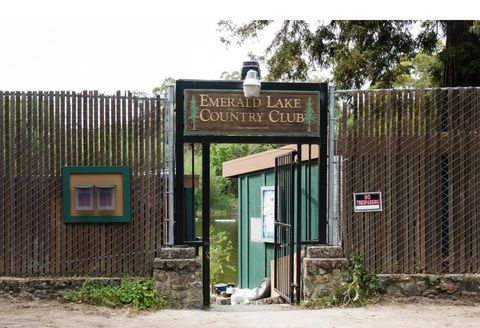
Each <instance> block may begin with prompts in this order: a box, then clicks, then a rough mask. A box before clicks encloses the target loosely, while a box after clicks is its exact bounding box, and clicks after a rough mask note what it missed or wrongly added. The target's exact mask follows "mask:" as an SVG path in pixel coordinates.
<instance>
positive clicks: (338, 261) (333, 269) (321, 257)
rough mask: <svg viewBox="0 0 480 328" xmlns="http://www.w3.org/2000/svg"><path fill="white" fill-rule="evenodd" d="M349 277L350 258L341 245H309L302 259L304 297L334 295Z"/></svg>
mask: <svg viewBox="0 0 480 328" xmlns="http://www.w3.org/2000/svg"><path fill="white" fill-rule="evenodd" d="M347 279H348V259H346V258H345V257H344V256H343V249H342V247H341V246H308V247H307V251H306V256H305V257H304V258H303V260H302V282H303V284H302V285H303V298H304V299H305V300H313V299H316V298H319V297H323V296H329V295H334V293H335V288H336V287H337V286H339V285H340V284H341V283H343V282H346V281H347Z"/></svg>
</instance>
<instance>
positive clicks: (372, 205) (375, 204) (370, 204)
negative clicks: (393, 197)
mask: <svg viewBox="0 0 480 328" xmlns="http://www.w3.org/2000/svg"><path fill="white" fill-rule="evenodd" d="M353 210H354V211H355V212H381V211H382V193H381V192H380V191H373V192H358V193H353Z"/></svg>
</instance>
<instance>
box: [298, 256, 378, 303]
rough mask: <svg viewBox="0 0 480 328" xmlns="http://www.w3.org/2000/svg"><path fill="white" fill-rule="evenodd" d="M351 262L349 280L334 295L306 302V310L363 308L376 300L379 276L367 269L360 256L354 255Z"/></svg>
mask: <svg viewBox="0 0 480 328" xmlns="http://www.w3.org/2000/svg"><path fill="white" fill-rule="evenodd" d="M349 260H350V266H349V268H348V280H347V282H346V283H345V284H342V285H340V286H338V287H337V289H336V290H335V293H334V295H329V296H325V297H320V298H318V299H316V300H310V301H305V302H303V303H302V306H304V307H306V308H322V307H332V306H363V305H365V304H366V303H367V302H368V301H369V300H372V299H374V297H375V296H376V295H377V293H378V291H379V288H380V284H379V280H378V276H377V275H376V274H375V273H374V272H372V271H369V270H367V269H366V268H365V265H364V262H363V258H362V257H361V256H360V255H358V254H352V255H351V256H350V259H349Z"/></svg>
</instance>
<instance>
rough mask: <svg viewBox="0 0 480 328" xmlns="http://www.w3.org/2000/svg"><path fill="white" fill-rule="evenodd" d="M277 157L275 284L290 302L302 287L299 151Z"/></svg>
mask: <svg viewBox="0 0 480 328" xmlns="http://www.w3.org/2000/svg"><path fill="white" fill-rule="evenodd" d="M296 154H297V153H296V152H295V151H292V152H290V153H288V154H286V155H282V156H278V157H276V158H275V229H274V245H275V249H274V270H275V277H274V284H273V285H274V288H275V291H276V292H278V293H279V294H280V295H281V296H282V297H283V298H285V299H286V301H287V302H290V303H293V302H294V294H297V295H298V290H299V289H298V288H297V289H296V288H295V287H298V286H297V284H295V282H294V279H295V275H294V264H295V260H296V259H295V256H294V254H295V239H294V232H295V155H296Z"/></svg>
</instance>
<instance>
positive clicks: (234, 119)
mask: <svg viewBox="0 0 480 328" xmlns="http://www.w3.org/2000/svg"><path fill="white" fill-rule="evenodd" d="M184 112H185V117H184V122H185V130H184V133H185V135H246V136H255V135H285V134H287V135H296V136H319V112H320V92H316V91H265V92H261V93H260V97H258V98H245V97H244V96H243V92H242V91H239V90H199V89H186V90H185V103H184Z"/></svg>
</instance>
